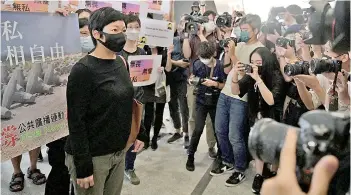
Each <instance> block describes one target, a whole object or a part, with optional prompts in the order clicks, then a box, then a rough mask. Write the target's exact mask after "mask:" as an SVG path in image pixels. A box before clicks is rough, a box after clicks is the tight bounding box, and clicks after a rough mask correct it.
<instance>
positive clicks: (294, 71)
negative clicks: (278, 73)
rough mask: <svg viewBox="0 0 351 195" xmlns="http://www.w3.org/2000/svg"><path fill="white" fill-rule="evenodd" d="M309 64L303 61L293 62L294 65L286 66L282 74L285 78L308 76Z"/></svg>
mask: <svg viewBox="0 0 351 195" xmlns="http://www.w3.org/2000/svg"><path fill="white" fill-rule="evenodd" d="M309 68H310V64H309V63H308V62H305V61H301V62H295V63H294V64H287V65H286V66H285V67H284V74H286V75H287V76H296V75H299V74H304V75H309Z"/></svg>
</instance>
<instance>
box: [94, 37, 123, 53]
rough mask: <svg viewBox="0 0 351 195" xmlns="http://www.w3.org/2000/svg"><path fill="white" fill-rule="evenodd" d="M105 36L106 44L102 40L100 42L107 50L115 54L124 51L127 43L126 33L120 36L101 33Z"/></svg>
mask: <svg viewBox="0 0 351 195" xmlns="http://www.w3.org/2000/svg"><path fill="white" fill-rule="evenodd" d="M101 33H102V34H104V35H105V42H102V41H101V40H100V39H98V41H99V42H100V43H101V44H102V45H104V46H105V47H106V48H107V49H109V50H111V51H113V52H120V51H122V49H123V47H124V44H125V43H126V37H125V35H124V33H118V34H109V33H105V32H101Z"/></svg>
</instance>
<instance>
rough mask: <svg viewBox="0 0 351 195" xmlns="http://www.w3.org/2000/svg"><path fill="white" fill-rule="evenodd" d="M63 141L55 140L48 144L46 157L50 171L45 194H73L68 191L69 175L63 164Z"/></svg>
mask: <svg viewBox="0 0 351 195" xmlns="http://www.w3.org/2000/svg"><path fill="white" fill-rule="evenodd" d="M64 146H65V141H62V140H61V139H60V140H56V141H53V142H51V143H49V144H48V148H49V151H48V159H49V164H50V166H51V171H50V173H49V175H48V178H47V181H46V186H45V195H69V194H71V195H74V192H73V188H72V192H71V193H70V176H69V174H68V168H67V167H66V165H65V150H64Z"/></svg>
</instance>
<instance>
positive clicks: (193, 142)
mask: <svg viewBox="0 0 351 195" xmlns="http://www.w3.org/2000/svg"><path fill="white" fill-rule="evenodd" d="M215 52H216V51H215V44H214V43H213V42H208V41H206V42H201V43H200V44H199V51H198V55H199V60H196V61H195V62H194V66H193V75H194V76H193V77H191V78H190V79H189V82H190V83H191V84H192V85H194V86H195V87H196V88H197V90H196V91H197V92H196V105H195V106H196V118H195V129H194V131H193V134H192V136H191V139H190V146H189V149H188V160H187V162H186V169H187V170H188V171H194V170H195V165H194V155H195V152H196V150H197V147H198V145H199V141H200V137H201V135H202V132H203V129H204V127H205V122H206V117H207V114H209V115H210V117H211V121H212V125H213V127H214V123H215V116H216V105H217V101H218V97H219V94H220V89H222V88H223V86H224V80H225V79H226V75H225V73H224V71H223V68H222V66H221V64H220V61H219V60H217V59H215V58H214V55H215ZM215 137H216V135H215ZM216 139H217V137H216ZM217 143H218V141H217ZM218 145H219V144H217V146H218ZM217 156H218V157H220V156H221V150H220V149H219V147H218V152H217Z"/></svg>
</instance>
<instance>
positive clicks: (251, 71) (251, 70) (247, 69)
mask: <svg viewBox="0 0 351 195" xmlns="http://www.w3.org/2000/svg"><path fill="white" fill-rule="evenodd" d="M242 65H243V66H244V71H245V73H253V69H252V66H251V65H250V64H242Z"/></svg>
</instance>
